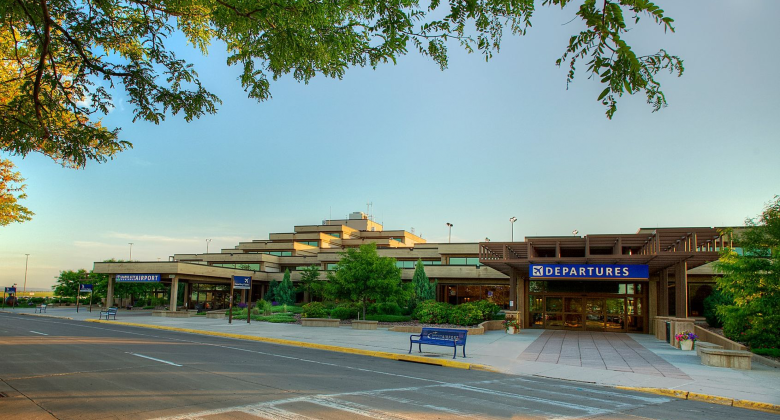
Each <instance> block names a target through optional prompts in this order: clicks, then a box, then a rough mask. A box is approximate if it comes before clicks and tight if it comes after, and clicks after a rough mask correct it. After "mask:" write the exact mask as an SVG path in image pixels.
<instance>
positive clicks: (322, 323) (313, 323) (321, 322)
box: [301, 318, 340, 328]
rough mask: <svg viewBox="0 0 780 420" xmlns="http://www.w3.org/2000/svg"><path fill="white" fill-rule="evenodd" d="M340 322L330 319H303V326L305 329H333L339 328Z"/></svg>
mask: <svg viewBox="0 0 780 420" xmlns="http://www.w3.org/2000/svg"><path fill="white" fill-rule="evenodd" d="M339 322H340V320H339V319H338V318H336V319H330V318H301V325H302V326H304V327H332V328H338V327H339Z"/></svg>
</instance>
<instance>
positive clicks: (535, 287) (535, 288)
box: [528, 281, 545, 293]
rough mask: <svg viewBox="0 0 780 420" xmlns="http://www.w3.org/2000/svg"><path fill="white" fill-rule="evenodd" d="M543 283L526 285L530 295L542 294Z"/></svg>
mask: <svg viewBox="0 0 780 420" xmlns="http://www.w3.org/2000/svg"><path fill="white" fill-rule="evenodd" d="M544 283H545V282H543V281H532V282H529V283H528V290H529V291H530V292H532V293H542V292H544Z"/></svg>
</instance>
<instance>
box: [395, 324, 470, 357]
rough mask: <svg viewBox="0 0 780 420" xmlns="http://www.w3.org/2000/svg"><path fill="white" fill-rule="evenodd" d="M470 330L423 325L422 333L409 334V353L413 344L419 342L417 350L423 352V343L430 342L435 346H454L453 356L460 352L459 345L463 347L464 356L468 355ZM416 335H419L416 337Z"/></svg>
mask: <svg viewBox="0 0 780 420" xmlns="http://www.w3.org/2000/svg"><path fill="white" fill-rule="evenodd" d="M467 334H468V331H466V330H458V329H454V328H430V327H423V329H422V332H420V334H412V335H411V336H409V353H411V352H412V345H413V344H414V343H417V346H418V348H417V350H418V351H419V352H420V353H422V345H423V344H430V345H433V346H445V347H452V358H453V359H454V358H455V357H456V356H457V354H458V346H462V347H463V357H466V335H467ZM415 337H418V338H417V339H415Z"/></svg>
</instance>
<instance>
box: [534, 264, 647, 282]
mask: <svg viewBox="0 0 780 420" xmlns="http://www.w3.org/2000/svg"><path fill="white" fill-rule="evenodd" d="M529 274H530V276H529V278H531V279H611V280H635V279H642V280H644V279H647V278H648V277H650V270H649V268H648V267H647V265H644V264H642V265H628V264H614V265H612V264H531V267H530V270H529Z"/></svg>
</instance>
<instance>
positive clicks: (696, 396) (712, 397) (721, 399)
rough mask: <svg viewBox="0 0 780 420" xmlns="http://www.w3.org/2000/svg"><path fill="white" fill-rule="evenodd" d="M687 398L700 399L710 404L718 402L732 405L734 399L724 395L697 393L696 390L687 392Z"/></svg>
mask: <svg viewBox="0 0 780 420" xmlns="http://www.w3.org/2000/svg"><path fill="white" fill-rule="evenodd" d="M688 399H689V400H691V401H702V402H706V403H710V404H720V405H733V404H734V399H733V398H726V397H718V396H715V395H706V394H699V393H698V392H689V393H688Z"/></svg>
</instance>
